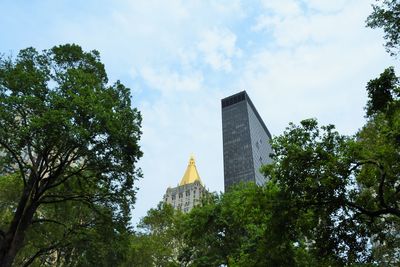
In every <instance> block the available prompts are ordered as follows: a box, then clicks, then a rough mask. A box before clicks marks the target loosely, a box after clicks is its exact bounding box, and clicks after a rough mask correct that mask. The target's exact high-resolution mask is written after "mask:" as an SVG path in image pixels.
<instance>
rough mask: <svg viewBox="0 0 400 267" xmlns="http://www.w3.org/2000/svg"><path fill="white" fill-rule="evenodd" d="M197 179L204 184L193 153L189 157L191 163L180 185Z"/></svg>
mask: <svg viewBox="0 0 400 267" xmlns="http://www.w3.org/2000/svg"><path fill="white" fill-rule="evenodd" d="M195 181H199V182H200V183H201V184H203V182H202V181H201V179H200V176H199V173H198V172H197V169H196V164H195V162H194V157H193V155H191V156H190V159H189V165H188V166H187V168H186V171H185V174H184V175H183V177H182V180H181V182H180V184H179V185H185V184H191V183H194V182H195Z"/></svg>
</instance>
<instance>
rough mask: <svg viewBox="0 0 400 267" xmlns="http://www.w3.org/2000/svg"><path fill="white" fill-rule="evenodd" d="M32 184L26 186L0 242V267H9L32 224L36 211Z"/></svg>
mask: <svg viewBox="0 0 400 267" xmlns="http://www.w3.org/2000/svg"><path fill="white" fill-rule="evenodd" d="M32 188H33V186H32V184H31V186H30V184H28V185H27V187H26V188H25V189H24V192H23V194H22V196H21V199H20V201H19V203H18V207H17V210H16V212H15V214H14V218H13V220H12V222H11V224H10V227H9V229H8V231H7V232H6V234H5V236H4V239H3V240H1V241H0V266H1V267H10V266H11V265H12V263H13V261H14V259H15V256H16V255H17V253H18V251H19V250H20V249H21V248H22V246H23V241H24V237H25V231H26V230H27V229H28V227H29V225H30V224H31V222H32V218H33V215H34V214H35V212H36V209H37V203H35V202H33V200H32V193H31V191H32V190H31V189H32Z"/></svg>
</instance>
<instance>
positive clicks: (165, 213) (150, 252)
mask: <svg viewBox="0 0 400 267" xmlns="http://www.w3.org/2000/svg"><path fill="white" fill-rule="evenodd" d="M183 219H184V214H182V213H181V212H180V211H177V210H174V208H173V207H172V206H171V205H167V204H163V203H159V205H158V206H157V208H155V209H150V210H149V211H148V213H147V215H146V216H145V217H144V218H142V220H141V222H140V223H139V225H138V232H136V233H135V234H133V235H132V236H131V242H130V244H131V245H130V248H129V254H128V259H127V261H126V263H125V264H126V266H170V267H173V266H181V265H179V259H178V256H179V252H180V251H181V250H182V233H181V227H180V223H181V221H182V220H183Z"/></svg>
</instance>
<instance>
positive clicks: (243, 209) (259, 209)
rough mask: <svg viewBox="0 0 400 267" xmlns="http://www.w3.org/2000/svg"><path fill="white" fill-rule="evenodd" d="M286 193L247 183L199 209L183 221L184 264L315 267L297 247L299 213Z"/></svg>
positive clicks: (274, 188)
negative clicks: (294, 230)
mask: <svg viewBox="0 0 400 267" xmlns="http://www.w3.org/2000/svg"><path fill="white" fill-rule="evenodd" d="M282 197H283V196H282V195H281V194H280V192H279V191H278V190H277V188H276V186H275V185H272V184H269V185H267V186H265V187H260V186H257V185H255V184H253V183H247V184H240V185H238V186H235V187H233V188H231V189H230V190H229V191H228V192H225V193H223V194H220V195H215V196H214V197H213V198H210V199H208V201H207V202H206V203H204V205H203V206H199V207H195V208H194V209H193V210H192V211H191V212H190V213H189V214H187V217H186V218H185V220H184V221H183V224H182V232H183V237H184V239H183V240H184V242H183V243H184V247H183V249H182V251H181V255H182V256H181V258H182V263H184V264H187V265H189V266H221V265H222V266H226V265H227V266H310V263H311V262H310V261H309V259H308V258H307V255H306V254H305V253H303V252H302V248H301V247H299V246H297V247H296V246H294V245H293V243H294V241H292V230H291V229H292V228H293V227H294V225H293V224H292V220H291V216H292V215H293V214H292V213H291V212H290V211H291V208H290V207H287V206H286V203H284V202H283V201H281V199H282ZM303 263H304V264H303Z"/></svg>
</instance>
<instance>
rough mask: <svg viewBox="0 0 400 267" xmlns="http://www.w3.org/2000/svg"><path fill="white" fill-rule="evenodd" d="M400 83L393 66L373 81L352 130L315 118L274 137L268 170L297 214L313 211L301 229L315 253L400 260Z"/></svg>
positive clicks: (343, 260)
mask: <svg viewBox="0 0 400 267" xmlns="http://www.w3.org/2000/svg"><path fill="white" fill-rule="evenodd" d="M398 84H399V80H398V78H397V77H396V76H395V73H394V70H393V69H392V68H389V69H386V70H385V71H384V72H383V73H382V74H381V75H380V76H379V77H378V78H377V79H374V80H371V81H370V82H369V83H368V85H367V91H368V94H369V101H368V103H367V107H366V110H367V119H368V121H367V123H366V124H365V125H364V127H363V128H362V129H361V130H360V131H359V132H358V133H357V134H356V135H355V136H353V137H347V136H342V135H340V134H339V133H337V132H336V131H334V127H333V126H331V125H330V126H325V127H318V124H317V122H316V120H313V119H312V120H305V121H302V122H301V125H300V126H296V125H294V124H291V125H290V127H288V128H287V130H286V131H285V132H284V134H283V135H281V136H279V137H277V138H275V139H274V140H273V144H272V147H273V151H274V153H273V154H272V158H273V160H274V163H272V164H271V165H269V166H266V167H264V169H263V171H264V173H265V175H266V176H268V177H270V178H271V181H270V183H273V184H275V185H276V186H277V187H278V188H279V190H280V191H281V192H282V193H283V195H284V196H285V201H286V202H287V203H288V205H290V206H298V207H299V208H300V209H299V211H300V212H298V213H297V215H296V216H295V218H294V221H298V222H301V220H302V219H301V216H302V214H310V215H311V216H312V220H311V221H310V222H311V224H306V227H300V228H298V229H297V233H296V235H297V236H299V237H300V236H304V237H306V238H307V240H312V242H311V245H310V246H308V248H307V249H308V250H309V251H311V252H312V253H313V254H314V255H315V256H316V257H319V258H328V257H331V256H330V255H336V257H337V258H334V259H332V260H333V262H336V264H340V265H342V264H348V263H357V262H379V263H384V262H385V263H386V264H389V263H390V264H392V265H397V264H398V263H399V260H398V259H399V257H398V256H399V255H400V251H399V249H398V247H397V244H399V242H400V236H399V234H398V232H397V231H396V229H399V227H400V224H399V223H400V208H399V207H400V163H399V162H400V156H399V155H400V94H399V92H400V91H399V86H398ZM296 224H297V223H296ZM297 225H298V224H297ZM371 242H372V243H373V244H374V245H373V246H372V247H371V245H370V243H371ZM378 244H380V245H379V246H380V247H384V252H383V250H382V249H378V247H379V246H378Z"/></svg>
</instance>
